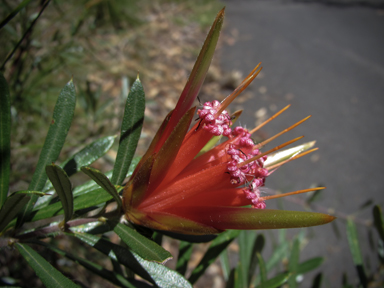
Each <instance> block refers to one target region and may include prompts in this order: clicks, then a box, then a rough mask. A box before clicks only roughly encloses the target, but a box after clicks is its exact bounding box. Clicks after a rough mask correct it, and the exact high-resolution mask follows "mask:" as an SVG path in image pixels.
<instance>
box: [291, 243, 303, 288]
mask: <svg viewBox="0 0 384 288" xmlns="http://www.w3.org/2000/svg"><path fill="white" fill-rule="evenodd" d="M299 255H300V242H299V239H297V238H296V239H295V240H294V241H293V246H292V250H291V256H290V257H289V264H288V269H289V272H290V273H291V274H292V277H291V278H289V281H288V283H289V287H292V288H294V287H297V283H296V276H297V270H298V266H299Z"/></svg>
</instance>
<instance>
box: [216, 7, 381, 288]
mask: <svg viewBox="0 0 384 288" xmlns="http://www.w3.org/2000/svg"><path fill="white" fill-rule="evenodd" d="M223 2H224V4H225V5H226V20H225V31H226V33H227V34H229V35H231V34H232V35H236V33H238V35H237V36H236V39H237V41H235V43H234V44H233V45H225V47H224V48H223V50H222V51H221V61H222V63H221V64H222V67H223V68H224V69H225V70H227V71H229V70H232V69H237V70H240V71H242V72H243V74H244V75H247V74H248V72H249V71H251V70H252V68H253V67H254V66H255V65H256V64H257V63H258V62H260V61H261V62H262V66H263V67H264V68H263V71H262V75H261V76H262V77H260V78H259V79H256V80H255V82H254V83H253V84H252V85H251V86H250V88H248V89H249V90H248V91H251V92H252V94H253V98H252V99H250V100H248V101H246V102H245V103H243V106H244V107H245V117H244V115H243V116H242V122H243V123H242V124H247V125H248V127H254V122H255V115H254V114H255V112H257V111H259V112H260V110H259V109H261V108H265V110H264V111H266V112H267V115H268V116H271V115H273V114H274V112H276V109H281V108H283V107H284V106H286V105H287V104H292V106H291V108H290V109H289V110H288V111H287V112H285V113H284V114H283V115H282V116H279V118H278V119H276V120H274V121H273V122H272V123H270V124H268V125H267V126H265V128H263V132H265V133H267V135H269V136H272V135H274V134H275V133H277V132H279V131H281V130H283V129H285V128H286V127H288V126H289V125H291V124H293V123H295V122H296V121H298V120H300V119H302V118H304V117H305V116H307V115H309V114H311V115H313V117H312V118H311V119H310V120H309V121H308V122H306V123H305V124H303V125H301V126H299V127H297V128H295V130H294V131H292V132H290V133H288V134H289V135H287V136H284V137H282V138H279V140H275V141H274V142H273V143H271V145H269V146H268V147H267V148H269V147H273V146H276V145H278V144H280V143H283V142H284V141H287V140H290V139H293V138H294V137H297V136H300V135H305V139H307V140H308V141H310V140H317V146H318V147H319V148H320V150H319V151H318V152H316V153H315V154H314V155H313V156H308V157H307V158H302V159H300V160H297V161H296V162H295V163H290V164H288V165H286V166H285V167H283V168H281V169H280V170H279V171H278V172H276V173H275V174H273V175H271V176H270V177H269V179H268V180H267V183H266V184H267V186H268V187H270V188H272V189H279V190H282V191H285V192H288V191H293V190H296V189H304V188H307V187H310V185H312V184H322V185H325V186H326V187H327V190H326V191H324V192H323V194H322V196H321V198H320V200H318V201H317V202H316V203H317V204H318V205H320V206H322V207H324V208H326V209H334V210H335V211H337V212H339V213H344V214H348V215H350V214H355V215H356V219H357V221H362V222H364V221H365V220H370V219H371V209H372V205H371V206H369V207H368V208H367V209H365V210H363V211H362V212H360V213H357V211H359V208H360V206H361V205H362V204H363V203H365V202H367V201H368V200H373V201H374V203H375V204H379V205H381V206H382V207H384V206H383V204H384V197H383V187H384V177H383V172H384V169H383V163H384V152H383V142H384V141H383V140H384V134H383V127H384V116H383V113H384V32H383V31H384V10H379V9H376V8H372V7H363V6H337V5H323V4H320V3H304V2H295V1H278V0H270V1H251V0H248V1H246V0H226V1H223ZM236 31H237V32H236ZM261 114H262V113H261ZM302 199H305V196H302ZM283 204H284V208H285V209H287V210H301V211H302V210H304V208H303V207H302V206H300V205H298V204H295V203H292V202H290V201H284V202H283ZM267 205H268V208H275V207H277V206H276V202H275V203H273V200H271V201H270V202H268V203H267ZM336 225H337V227H338V228H339V230H340V234H341V235H340V239H338V238H337V237H336V235H335V232H334V229H333V228H332V225H325V226H319V227H315V228H310V229H308V235H309V237H313V239H312V240H311V241H310V242H309V244H308V245H307V246H306V247H305V248H304V250H303V251H302V254H301V256H300V260H306V259H309V258H311V257H314V256H320V255H323V256H325V257H326V261H325V263H324V265H323V267H322V271H324V273H325V282H323V286H322V287H341V281H342V273H344V272H346V273H347V275H348V276H349V280H350V282H352V283H356V281H357V278H356V277H357V276H356V273H355V267H354V265H353V262H352V256H351V254H350V252H349V248H348V243H347V238H346V232H345V220H343V219H341V218H339V219H337V220H336ZM368 230H369V229H368V228H366V227H365V226H364V225H359V226H358V231H359V237H360V242H361V244H362V246H363V249H364V250H363V255H364V259H365V260H366V259H367V258H368V261H366V263H370V264H371V265H372V268H375V267H377V266H376V265H377V261H376V257H375V256H374V255H372V254H371V252H370V251H371V250H370V249H369V246H368V237H367V233H368ZM297 232H298V230H295V231H292V233H297ZM373 232H374V233H376V231H373ZM310 235H312V236H310ZM375 238H376V235H375ZM267 239H268V238H267ZM313 275H314V274H313V273H312V274H311V276H313ZM309 283H311V281H310V279H304V282H303V285H302V286H301V287H310V286H309Z"/></svg>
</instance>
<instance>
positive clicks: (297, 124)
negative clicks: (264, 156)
mask: <svg viewBox="0 0 384 288" xmlns="http://www.w3.org/2000/svg"><path fill="white" fill-rule="evenodd" d="M311 117H312V115H309V116H308V117H305V118H304V119H302V120H300V121H299V122H297V123H295V124H293V125H292V126H291V127H288V128H287V129H285V130H283V131H281V132H280V133H277V134H276V135H275V136H272V137H271V138H269V139H267V140H265V141H263V142H261V143H259V144H257V145H256V146H255V148H260V147H262V146H264V145H266V144H267V143H269V142H271V141H272V140H275V139H276V138H277V137H279V136H281V135H283V134H284V133H287V132H288V131H291V130H292V129H293V128H295V127H297V126H299V125H300V124H301V123H303V122H304V121H307V120H308V119H309V118H311Z"/></svg>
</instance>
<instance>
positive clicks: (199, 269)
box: [188, 230, 240, 284]
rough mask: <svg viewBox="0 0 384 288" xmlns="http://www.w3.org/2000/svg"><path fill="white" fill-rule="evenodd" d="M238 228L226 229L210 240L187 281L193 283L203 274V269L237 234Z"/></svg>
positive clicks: (238, 232)
mask: <svg viewBox="0 0 384 288" xmlns="http://www.w3.org/2000/svg"><path fill="white" fill-rule="evenodd" d="M239 234H240V231H239V230H227V231H225V232H223V233H221V234H220V235H219V236H218V237H217V238H216V239H215V240H213V241H212V243H211V245H210V246H209V248H208V250H207V252H206V253H205V255H204V257H203V259H201V261H200V263H199V264H198V265H197V266H196V268H195V269H194V270H193V271H192V274H191V276H190V277H189V279H188V281H189V282H191V283H192V284H194V283H195V282H196V281H197V280H198V279H199V278H200V276H201V275H203V274H204V271H205V270H206V269H207V268H208V267H209V265H211V264H212V263H213V262H214V261H215V259H216V258H217V257H218V256H219V255H220V254H221V252H223V251H224V249H226V248H227V246H228V245H229V244H230V243H231V242H232V241H233V240H234V239H235V238H236V237H237V236H239Z"/></svg>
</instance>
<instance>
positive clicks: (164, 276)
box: [132, 252, 192, 288]
mask: <svg viewBox="0 0 384 288" xmlns="http://www.w3.org/2000/svg"><path fill="white" fill-rule="evenodd" d="M132 254H133V256H134V257H135V258H136V260H137V261H138V262H139V263H140V264H141V266H142V267H143V268H144V269H145V270H146V271H148V273H149V274H150V275H151V277H152V279H153V280H154V281H155V283H156V285H157V286H158V287H162V288H169V287H172V288H192V285H191V284H190V283H189V282H188V281H187V280H186V279H185V278H184V277H183V276H182V275H180V274H179V273H177V272H176V271H173V270H172V269H169V268H168V267H166V266H164V265H161V264H159V263H156V262H151V261H146V260H144V259H142V258H141V257H140V256H139V255H137V254H136V253H134V252H132Z"/></svg>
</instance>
